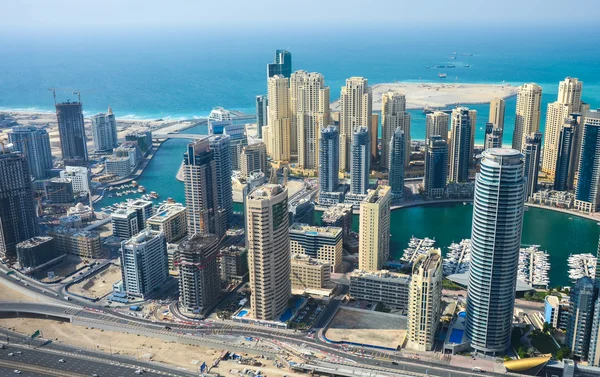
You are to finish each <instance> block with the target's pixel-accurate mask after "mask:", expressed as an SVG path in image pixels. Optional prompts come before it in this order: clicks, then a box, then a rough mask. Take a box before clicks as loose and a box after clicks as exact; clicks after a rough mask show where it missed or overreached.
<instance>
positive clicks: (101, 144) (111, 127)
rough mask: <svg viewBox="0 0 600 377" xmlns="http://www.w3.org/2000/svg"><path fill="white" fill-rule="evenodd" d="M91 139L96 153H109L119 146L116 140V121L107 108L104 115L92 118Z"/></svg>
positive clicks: (110, 110)
mask: <svg viewBox="0 0 600 377" xmlns="http://www.w3.org/2000/svg"><path fill="white" fill-rule="evenodd" d="M92 139H93V140H94V150H95V151H96V152H110V151H112V150H113V148H116V147H117V146H118V145H119V139H118V138H117V120H116V119H115V115H114V114H113V112H112V109H111V108H110V107H109V108H108V112H107V113H106V114H104V113H100V114H96V115H94V116H93V117H92Z"/></svg>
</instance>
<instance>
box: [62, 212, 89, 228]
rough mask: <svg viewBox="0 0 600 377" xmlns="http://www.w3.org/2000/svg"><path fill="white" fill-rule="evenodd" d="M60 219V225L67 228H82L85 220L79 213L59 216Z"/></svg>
mask: <svg viewBox="0 0 600 377" xmlns="http://www.w3.org/2000/svg"><path fill="white" fill-rule="evenodd" d="M59 221H60V226H64V227H67V228H81V227H82V226H83V221H81V217H80V216H79V215H72V216H62V217H60V218H59Z"/></svg>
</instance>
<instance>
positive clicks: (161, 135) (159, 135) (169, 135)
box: [152, 132, 208, 140]
mask: <svg viewBox="0 0 600 377" xmlns="http://www.w3.org/2000/svg"><path fill="white" fill-rule="evenodd" d="M207 136H208V135H200V134H182V133H179V132H166V133H165V132H152V139H155V140H156V139H158V140H166V139H202V138H205V137H207Z"/></svg>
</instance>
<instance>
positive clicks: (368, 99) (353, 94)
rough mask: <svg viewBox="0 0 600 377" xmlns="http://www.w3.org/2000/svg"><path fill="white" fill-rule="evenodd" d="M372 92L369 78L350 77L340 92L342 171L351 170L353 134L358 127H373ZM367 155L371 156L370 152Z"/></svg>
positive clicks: (368, 128)
mask: <svg viewBox="0 0 600 377" xmlns="http://www.w3.org/2000/svg"><path fill="white" fill-rule="evenodd" d="M372 106H373V104H372V93H371V88H370V87H369V83H368V80H367V79H365V78H363V77H350V78H349V79H347V80H346V86H343V87H342V91H341V94H340V128H339V132H340V171H349V170H351V161H350V160H351V157H350V155H351V152H350V150H351V145H352V135H353V134H354V132H355V129H356V128H357V127H366V128H367V132H368V130H370V129H371V113H372ZM366 156H370V153H369V154H368V155H366Z"/></svg>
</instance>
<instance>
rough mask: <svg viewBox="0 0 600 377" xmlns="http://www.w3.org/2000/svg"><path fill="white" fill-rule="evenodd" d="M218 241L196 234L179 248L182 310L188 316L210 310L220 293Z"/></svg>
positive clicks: (214, 237) (211, 237)
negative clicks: (188, 314)
mask: <svg viewBox="0 0 600 377" xmlns="http://www.w3.org/2000/svg"><path fill="white" fill-rule="evenodd" d="M218 254H219V239H218V238H217V237H216V236H215V235H213V234H210V235H200V234H196V235H194V236H193V237H191V238H190V239H189V240H186V241H184V242H182V243H181V244H180V245H179V261H178V264H179V307H180V308H181V309H183V311H184V312H187V313H201V312H204V311H206V310H207V309H209V308H210V307H211V306H212V304H213V303H214V302H215V300H216V299H217V297H219V293H220V292H221V277H220V272H219V265H218V263H217V256H218Z"/></svg>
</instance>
